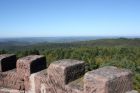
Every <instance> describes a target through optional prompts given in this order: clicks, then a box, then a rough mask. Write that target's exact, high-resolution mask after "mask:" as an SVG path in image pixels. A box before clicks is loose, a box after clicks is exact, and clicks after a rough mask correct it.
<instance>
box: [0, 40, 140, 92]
mask: <svg viewBox="0 0 140 93" xmlns="http://www.w3.org/2000/svg"><path fill="white" fill-rule="evenodd" d="M3 53H15V54H16V55H17V56H18V57H22V56H26V55H30V54H42V55H45V56H46V59H47V62H48V65H49V64H50V63H51V62H53V61H55V60H59V59H78V60H84V61H85V63H86V71H90V70H93V69H97V68H99V67H103V66H117V67H119V68H127V69H130V70H132V71H133V72H134V78H133V81H134V88H135V89H136V90H138V91H139V92H140V39H125V38H120V39H101V40H91V41H81V42H69V43H45V42H44V43H38V44H32V45H27V46H26V45H6V46H4V45H0V54H3Z"/></svg>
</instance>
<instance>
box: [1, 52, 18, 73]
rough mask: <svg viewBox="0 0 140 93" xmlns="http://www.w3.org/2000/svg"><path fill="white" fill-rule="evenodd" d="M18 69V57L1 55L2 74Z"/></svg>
mask: <svg viewBox="0 0 140 93" xmlns="http://www.w3.org/2000/svg"><path fill="white" fill-rule="evenodd" d="M14 68H16V55H14V54H2V55H0V72H4V71H8V70H11V69H14Z"/></svg>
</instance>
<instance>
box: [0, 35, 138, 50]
mask: <svg viewBox="0 0 140 93" xmlns="http://www.w3.org/2000/svg"><path fill="white" fill-rule="evenodd" d="M96 46H100V47H104V46H107V47H112V46H114V47H115V46H117V47H118V46H126V47H140V38H134V39H127V38H118V39H97V40H88V41H74V42H63V43H60V42H59V43H58V42H57V43H55V42H51V43H50V42H38V43H30V42H25V41H22V42H20V41H6V42H0V50H1V49H6V50H21V49H46V48H52V49H53V48H70V47H71V48H72V47H96Z"/></svg>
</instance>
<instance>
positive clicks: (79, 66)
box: [47, 59, 85, 84]
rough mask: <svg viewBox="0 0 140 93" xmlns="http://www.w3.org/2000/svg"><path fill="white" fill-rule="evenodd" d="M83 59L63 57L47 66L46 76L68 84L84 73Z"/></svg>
mask: <svg viewBox="0 0 140 93" xmlns="http://www.w3.org/2000/svg"><path fill="white" fill-rule="evenodd" d="M84 66H85V65H84V61H78V60H71V59H64V60H59V61H56V62H53V63H52V64H51V65H50V66H49V68H48V70H47V71H48V76H50V77H51V78H53V77H54V80H56V81H57V82H59V83H60V84H68V83H69V82H70V81H73V80H75V79H77V78H79V77H80V76H82V75H84V73H85V67H84Z"/></svg>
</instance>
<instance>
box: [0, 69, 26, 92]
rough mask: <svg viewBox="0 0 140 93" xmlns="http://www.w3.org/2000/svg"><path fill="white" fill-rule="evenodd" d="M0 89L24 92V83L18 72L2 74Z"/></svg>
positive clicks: (11, 71)
mask: <svg viewBox="0 0 140 93" xmlns="http://www.w3.org/2000/svg"><path fill="white" fill-rule="evenodd" d="M0 87H5V88H12V89H17V90H24V81H23V80H22V79H19V76H18V75H17V73H16V70H15V69H13V70H9V71H6V72H3V73H0Z"/></svg>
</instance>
